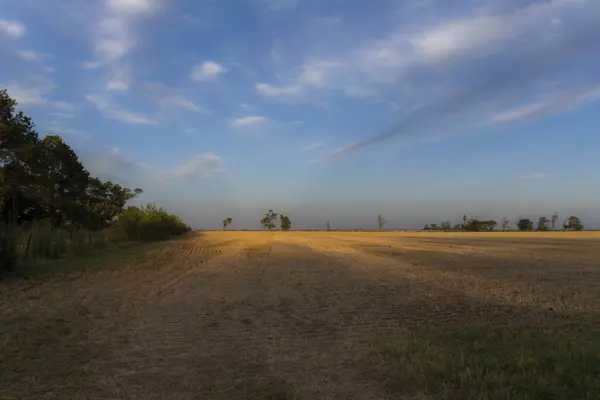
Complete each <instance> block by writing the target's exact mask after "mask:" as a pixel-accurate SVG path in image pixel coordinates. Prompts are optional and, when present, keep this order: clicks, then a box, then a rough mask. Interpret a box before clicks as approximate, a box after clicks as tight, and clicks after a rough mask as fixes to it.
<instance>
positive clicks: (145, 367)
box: [0, 232, 600, 400]
mask: <svg viewBox="0 0 600 400" xmlns="http://www.w3.org/2000/svg"><path fill="white" fill-rule="evenodd" d="M599 253H600V234H599V233H595V232H590V233H575V232H573V233H568V232H556V233H554V232H548V233H524V234H519V233H490V234H482V233H480V234H466V233H453V232H448V233H433V232H408V233H404V232H382V233H378V232H356V233H355V232H206V233H201V234H200V233H197V234H194V235H192V236H191V237H189V238H187V239H185V240H178V241H172V242H170V243H167V244H165V245H161V246H160V247H156V248H153V249H152V250H151V251H148V252H146V253H143V254H142V253H141V254H139V255H138V256H136V257H135V258H129V259H126V260H121V259H119V258H118V256H112V257H111V258H107V259H106V260H105V261H106V265H102V266H100V267H94V268H88V269H80V270H78V271H77V272H73V273H68V274H60V275H54V276H50V277H43V278H35V279H31V280H20V281H10V282H6V283H3V284H0V399H296V398H297V399H361V400H369V399H398V398H413V397H415V398H416V397H418V394H415V392H414V391H411V390H408V389H407V390H403V388H402V387H398V386H397V385H392V384H390V383H389V382H388V378H389V377H390V376H391V375H390V373H391V372H390V365H389V362H388V361H387V360H386V359H385V358H382V357H381V356H380V355H379V354H378V350H377V349H378V346H379V344H381V343H385V342H386V341H389V340H393V339H395V338H398V337H402V335H405V334H407V333H408V332H411V331H414V330H416V329H421V328H422V327H424V326H425V327H428V328H436V327H441V328H448V327H459V326H486V327H505V326H515V325H517V326H522V327H537V326H543V327H560V326H572V325H578V324H582V323H585V324H588V325H590V324H591V325H594V324H600V264H599V263H598V260H600V254H599ZM597 326H600V325H597ZM411 396H412V397H411ZM419 398H425V397H419Z"/></svg>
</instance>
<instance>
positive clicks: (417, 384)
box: [380, 326, 600, 400]
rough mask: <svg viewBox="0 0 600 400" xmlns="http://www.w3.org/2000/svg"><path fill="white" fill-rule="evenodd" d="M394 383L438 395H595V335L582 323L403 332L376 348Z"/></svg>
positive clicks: (599, 347) (599, 383)
mask: <svg viewBox="0 0 600 400" xmlns="http://www.w3.org/2000/svg"><path fill="white" fill-rule="evenodd" d="M380 354H381V355H382V357H384V358H385V359H387V360H389V361H390V362H391V363H393V365H394V372H393V373H392V375H391V376H392V378H391V382H393V383H392V384H393V385H394V386H395V387H396V388H400V390H403V391H406V389H407V388H411V389H412V390H413V391H414V392H415V393H426V394H428V395H430V396H434V397H435V398H440V399H480V400H484V399H485V400H504V399H523V400H525V399H557V400H558V399H565V400H566V399H590V400H591V399H596V398H597V396H598V393H600V334H599V332H598V330H597V329H596V330H594V329H593V328H591V327H589V326H587V327H586V326H577V327H563V328H561V329H556V328H552V327H548V328H524V327H502V328H494V327H477V328H475V327H463V328H456V329H453V330H443V329H441V330H438V331H425V332H419V331H414V332H411V333H410V335H408V337H403V338H402V339H397V340H394V341H392V342H390V343H387V344H385V345H383V346H381V349H380Z"/></svg>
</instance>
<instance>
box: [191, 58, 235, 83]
mask: <svg viewBox="0 0 600 400" xmlns="http://www.w3.org/2000/svg"><path fill="white" fill-rule="evenodd" d="M225 72H227V70H226V69H225V68H224V67H223V66H222V65H221V64H219V63H217V62H214V61H205V62H203V63H202V64H196V65H194V67H193V68H192V72H191V73H190V77H191V79H192V80H193V81H195V82H204V81H209V80H211V79H214V78H216V77H217V76H219V75H222V74H224V73H225Z"/></svg>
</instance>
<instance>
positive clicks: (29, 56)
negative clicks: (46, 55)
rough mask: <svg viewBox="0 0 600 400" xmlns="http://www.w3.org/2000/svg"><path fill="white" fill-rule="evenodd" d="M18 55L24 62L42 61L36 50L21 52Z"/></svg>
mask: <svg viewBox="0 0 600 400" xmlns="http://www.w3.org/2000/svg"><path fill="white" fill-rule="evenodd" d="M17 53H18V54H19V56H20V57H21V58H22V59H23V60H27V61H34V62H39V61H41V60H42V58H41V56H40V55H39V54H38V53H37V52H36V51H35V50H19V51H18V52H17Z"/></svg>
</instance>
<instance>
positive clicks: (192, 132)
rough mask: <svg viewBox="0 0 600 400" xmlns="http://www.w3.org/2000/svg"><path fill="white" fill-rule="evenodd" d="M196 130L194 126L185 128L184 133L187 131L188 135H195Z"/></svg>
mask: <svg viewBox="0 0 600 400" xmlns="http://www.w3.org/2000/svg"><path fill="white" fill-rule="evenodd" d="M195 132H196V131H195V130H194V128H185V129H184V130H183V133H185V134H186V135H193V134H194V133H195Z"/></svg>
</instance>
